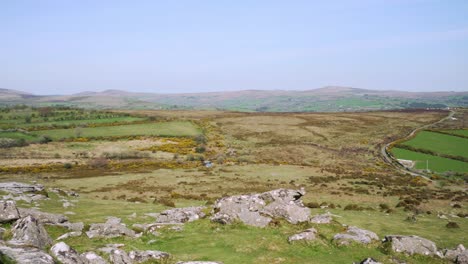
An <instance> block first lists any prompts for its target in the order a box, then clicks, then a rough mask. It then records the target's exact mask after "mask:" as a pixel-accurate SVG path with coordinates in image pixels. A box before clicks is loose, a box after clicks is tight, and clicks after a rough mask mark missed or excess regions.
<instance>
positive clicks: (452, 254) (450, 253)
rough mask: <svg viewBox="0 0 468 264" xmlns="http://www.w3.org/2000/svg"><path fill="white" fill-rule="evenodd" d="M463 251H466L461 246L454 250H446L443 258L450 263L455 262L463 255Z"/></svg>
mask: <svg viewBox="0 0 468 264" xmlns="http://www.w3.org/2000/svg"><path fill="white" fill-rule="evenodd" d="M465 250H466V249H465V247H464V246H463V245H462V244H460V245H458V246H457V247H456V248H454V249H446V250H445V252H444V258H446V259H449V260H451V261H455V260H456V259H457V257H458V255H460V254H461V253H463V251H465Z"/></svg>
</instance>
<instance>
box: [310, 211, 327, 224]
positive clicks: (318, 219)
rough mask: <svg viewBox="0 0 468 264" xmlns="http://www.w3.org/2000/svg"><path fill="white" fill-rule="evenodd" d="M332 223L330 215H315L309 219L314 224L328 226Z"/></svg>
mask: <svg viewBox="0 0 468 264" xmlns="http://www.w3.org/2000/svg"><path fill="white" fill-rule="evenodd" d="M332 221H333V217H332V215H331V214H330V213H326V214H321V215H315V216H313V217H312V218H311V219H310V222H311V223H314V224H329V223H331V222H332Z"/></svg>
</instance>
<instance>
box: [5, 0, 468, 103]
mask: <svg viewBox="0 0 468 264" xmlns="http://www.w3.org/2000/svg"><path fill="white" fill-rule="evenodd" d="M325 85H343V86H352V87H359V88H368V89H397V90H407V91H435V90H454V91H467V90H468V1H467V0H460V1H457V0H440V1H436V0H434V1H432V0H404V1H403V0H343V1H313V0H308V1H294V0H291V1H284V0H282V1H274V0H268V1H266V0H265V1H254V0H245V1H242V0H235V1H222V0H213V1H203V0H192V1H188V0H187V1H184V0H175V1H173V0H168V1H157V0H153V1H114V0H112V1H100V0H84V1H81V0H80V1H63V0H57V1H48V0H41V1H36V0H30V1H24V0H0V87H1V88H10V89H17V90H23V91H28V92H33V93H37V94H59V93H75V92H79V91H85V90H105V89H123V90H129V91H149V92H164V93H168V92H198V91H225V90H244V89H291V90H305V89H314V88H319V87H321V86H325Z"/></svg>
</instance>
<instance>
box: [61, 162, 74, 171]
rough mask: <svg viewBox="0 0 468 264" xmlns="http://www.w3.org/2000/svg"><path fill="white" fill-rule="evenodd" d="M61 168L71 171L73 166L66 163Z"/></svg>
mask: <svg viewBox="0 0 468 264" xmlns="http://www.w3.org/2000/svg"><path fill="white" fill-rule="evenodd" d="M63 167H64V168H65V169H67V170H69V169H71V168H72V167H73V165H72V164H71V163H68V162H67V163H65V164H63Z"/></svg>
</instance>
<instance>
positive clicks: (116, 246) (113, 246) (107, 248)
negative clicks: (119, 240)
mask: <svg viewBox="0 0 468 264" xmlns="http://www.w3.org/2000/svg"><path fill="white" fill-rule="evenodd" d="M124 246H125V244H107V245H106V246H105V247H102V248H99V249H98V250H99V251H101V252H104V253H107V254H110V253H111V252H112V250H114V249H119V248H121V247H124Z"/></svg>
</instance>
